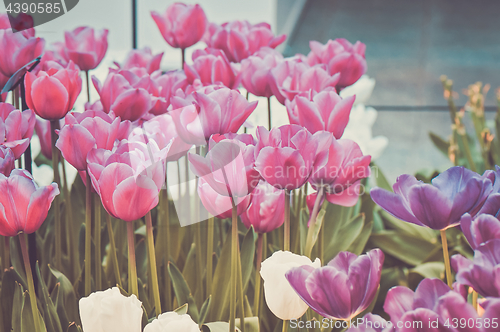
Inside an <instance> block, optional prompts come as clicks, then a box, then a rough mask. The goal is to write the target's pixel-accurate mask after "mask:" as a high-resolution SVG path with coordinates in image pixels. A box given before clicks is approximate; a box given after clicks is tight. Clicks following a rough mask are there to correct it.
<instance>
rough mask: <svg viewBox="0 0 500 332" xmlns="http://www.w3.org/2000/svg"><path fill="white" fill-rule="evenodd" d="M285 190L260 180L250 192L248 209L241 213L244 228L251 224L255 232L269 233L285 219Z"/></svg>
mask: <svg viewBox="0 0 500 332" xmlns="http://www.w3.org/2000/svg"><path fill="white" fill-rule="evenodd" d="M284 195H285V192H284V191H283V190H279V189H276V188H274V187H273V186H271V185H270V184H269V183H267V182H265V181H262V180H261V181H260V182H259V184H258V185H257V187H255V189H254V190H253V192H252V194H251V202H250V205H249V206H248V209H247V210H246V211H245V212H244V213H243V214H241V221H243V224H245V227H246V228H250V226H253V228H254V230H255V231H256V232H257V233H260V234H263V233H269V232H271V231H273V230H275V229H277V228H279V227H280V226H281V225H283V221H284V220H285V199H284V197H283V196H284Z"/></svg>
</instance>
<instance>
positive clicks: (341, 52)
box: [307, 38, 367, 89]
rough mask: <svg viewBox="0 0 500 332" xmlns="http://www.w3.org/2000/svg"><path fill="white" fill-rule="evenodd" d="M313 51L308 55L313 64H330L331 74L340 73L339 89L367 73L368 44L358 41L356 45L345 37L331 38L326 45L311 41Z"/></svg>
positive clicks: (310, 62)
mask: <svg viewBox="0 0 500 332" xmlns="http://www.w3.org/2000/svg"><path fill="white" fill-rule="evenodd" d="M309 47H310V48H311V52H310V53H309V55H308V56H307V61H308V63H309V64H310V65H311V66H312V65H315V64H318V63H322V64H325V65H327V66H328V71H329V73H330V74H331V75H333V74H336V73H340V80H339V82H338V84H337V87H338V88H339V89H341V88H345V87H346V86H349V85H352V84H354V83H355V82H356V81H357V80H358V79H359V78H360V77H361V75H363V74H364V73H366V68H367V65H366V60H365V49H366V45H365V44H363V43H361V42H359V41H357V42H356V43H355V44H354V45H353V44H351V43H350V42H349V41H347V40H346V39H344V38H338V39H335V40H331V39H330V40H329V41H328V42H327V43H326V44H325V45H323V44H321V43H319V42H317V41H314V40H312V41H310V42H309Z"/></svg>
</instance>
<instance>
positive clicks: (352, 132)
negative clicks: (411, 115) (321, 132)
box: [340, 88, 389, 160]
mask: <svg viewBox="0 0 500 332" xmlns="http://www.w3.org/2000/svg"><path fill="white" fill-rule="evenodd" d="M346 90H347V88H346V89H344V90H342V91H341V93H340V95H341V96H342V92H344V91H346ZM357 100H358V97H357V96H356V101H357ZM356 101H355V102H354V104H356ZM376 119H377V111H376V110H375V109H374V108H373V107H365V106H364V105H357V106H354V107H353V108H352V110H351V115H350V117H349V123H348V124H347V126H346V127H345V130H344V134H343V135H342V138H347V139H351V140H353V141H354V142H356V143H358V145H359V147H360V148H361V151H362V152H363V154H365V155H370V156H372V160H375V159H377V158H379V157H380V155H381V154H382V153H383V152H384V150H385V148H386V147H387V144H389V140H388V139H387V137H385V136H376V137H373V136H372V127H373V124H374V123H375V120H376Z"/></svg>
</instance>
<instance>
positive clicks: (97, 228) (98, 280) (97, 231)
mask: <svg viewBox="0 0 500 332" xmlns="http://www.w3.org/2000/svg"><path fill="white" fill-rule="evenodd" d="M94 209H95V224H94V245H95V253H94V255H95V287H96V291H100V290H102V273H101V272H102V259H101V200H100V198H99V195H97V194H94Z"/></svg>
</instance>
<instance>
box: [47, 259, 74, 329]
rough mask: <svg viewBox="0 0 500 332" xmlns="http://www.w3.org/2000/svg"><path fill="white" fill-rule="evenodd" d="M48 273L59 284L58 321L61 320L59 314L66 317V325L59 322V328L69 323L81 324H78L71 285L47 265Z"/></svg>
mask: <svg viewBox="0 0 500 332" xmlns="http://www.w3.org/2000/svg"><path fill="white" fill-rule="evenodd" d="M49 269H50V272H52V275H53V276H54V277H56V279H57V282H59V284H60V289H59V294H58V299H57V304H58V305H57V313H58V315H59V319H61V314H63V315H66V316H67V322H66V323H67V324H63V321H61V327H63V328H64V327H65V326H69V323H70V322H76V323H77V324H81V322H80V314H79V311H78V303H77V300H76V295H75V291H74V290H73V285H72V284H71V282H70V281H69V279H68V278H67V277H66V276H65V275H64V274H62V273H61V272H59V271H58V270H56V269H55V268H53V267H52V266H50V265H49Z"/></svg>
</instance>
